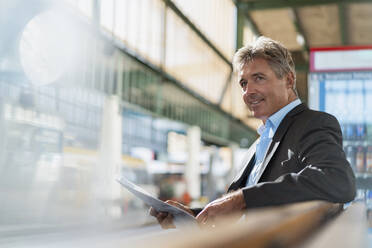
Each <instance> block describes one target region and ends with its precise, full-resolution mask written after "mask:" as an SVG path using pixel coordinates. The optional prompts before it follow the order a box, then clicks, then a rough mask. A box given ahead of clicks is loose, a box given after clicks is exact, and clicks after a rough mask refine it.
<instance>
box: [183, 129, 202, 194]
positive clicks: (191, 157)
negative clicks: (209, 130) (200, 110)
mask: <svg viewBox="0 0 372 248" xmlns="http://www.w3.org/2000/svg"><path fill="white" fill-rule="evenodd" d="M200 132H201V131H200V128H199V127H198V126H192V127H190V128H189V129H188V130H187V150H188V161H187V165H186V173H185V174H186V175H185V176H186V185H187V191H188V193H189V194H190V196H191V198H192V199H193V200H197V199H199V198H200V193H201V183H200V158H199V157H200V156H199V155H200Z"/></svg>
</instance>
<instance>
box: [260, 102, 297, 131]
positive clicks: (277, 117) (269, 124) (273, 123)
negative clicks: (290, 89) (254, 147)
mask: <svg viewBox="0 0 372 248" xmlns="http://www.w3.org/2000/svg"><path fill="white" fill-rule="evenodd" d="M300 104H301V100H300V99H296V100H294V101H292V102H290V103H289V104H287V105H286V106H284V107H283V108H281V109H280V110H279V111H277V112H275V113H274V114H273V115H271V116H270V117H269V118H268V119H267V120H266V123H265V125H264V124H262V125H261V126H260V127H259V128H258V129H257V132H258V133H259V134H260V135H262V134H263V133H264V132H265V134H266V136H267V137H269V138H272V137H273V136H274V134H275V132H276V129H277V128H278V127H279V125H280V123H281V122H282V120H283V119H284V117H285V116H286V115H287V114H288V112H289V111H291V110H292V109H294V108H295V107H297V106H298V105H300ZM266 130H267V131H268V133H267V131H266Z"/></svg>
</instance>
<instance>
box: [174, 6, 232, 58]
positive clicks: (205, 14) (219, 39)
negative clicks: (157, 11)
mask: <svg viewBox="0 0 372 248" xmlns="http://www.w3.org/2000/svg"><path fill="white" fill-rule="evenodd" d="M173 2H174V3H175V4H176V5H177V7H178V8H179V9H181V11H182V12H183V13H184V14H185V15H186V16H187V17H188V18H189V19H190V20H191V21H192V22H193V23H194V24H195V25H196V26H197V27H198V28H199V29H200V30H201V31H202V32H203V33H204V34H205V35H206V36H207V37H208V38H209V39H210V40H211V41H212V43H213V44H215V45H216V47H217V48H218V49H219V50H220V51H221V52H222V53H223V54H224V55H225V56H226V57H227V58H231V57H232V56H233V54H234V51H235V15H236V13H235V11H236V7H235V5H234V3H233V1H231V0H218V1H215V0H203V1H200V0H188V1H184V0H173Z"/></svg>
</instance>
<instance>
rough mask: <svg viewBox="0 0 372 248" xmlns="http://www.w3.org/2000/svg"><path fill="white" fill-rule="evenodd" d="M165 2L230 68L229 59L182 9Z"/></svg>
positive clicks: (168, 1)
mask: <svg viewBox="0 0 372 248" xmlns="http://www.w3.org/2000/svg"><path fill="white" fill-rule="evenodd" d="M163 1H164V2H165V4H166V5H167V6H168V7H169V8H170V9H171V10H173V12H174V13H175V14H176V15H177V16H178V17H180V18H181V19H182V20H183V21H184V22H185V23H186V24H187V25H188V26H189V27H190V28H191V30H192V31H194V32H195V33H196V35H197V36H199V38H201V39H202V40H203V41H204V42H205V43H206V44H207V46H208V47H210V48H211V49H212V50H213V51H214V52H215V53H216V54H217V55H218V56H219V57H220V58H221V59H222V60H223V61H225V62H226V64H228V65H229V66H230V68H232V64H231V61H230V60H229V59H228V58H226V57H225V55H223V54H222V52H221V51H220V50H219V49H218V48H217V47H216V46H215V45H214V44H213V43H212V42H211V41H210V40H209V39H208V38H207V37H206V36H205V35H204V34H203V33H202V32H201V31H200V30H199V29H198V28H197V27H196V26H195V24H194V23H192V22H191V21H190V19H189V18H187V16H185V15H184V14H183V13H182V11H181V10H180V9H179V8H178V7H177V6H176V5H175V4H174V3H173V2H172V1H171V0H163Z"/></svg>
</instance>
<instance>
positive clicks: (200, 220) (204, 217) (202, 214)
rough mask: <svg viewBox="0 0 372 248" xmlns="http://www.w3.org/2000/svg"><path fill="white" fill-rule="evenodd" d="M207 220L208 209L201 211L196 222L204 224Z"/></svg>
mask: <svg viewBox="0 0 372 248" xmlns="http://www.w3.org/2000/svg"><path fill="white" fill-rule="evenodd" d="M207 218H208V208H205V209H203V210H202V211H201V212H200V213H199V214H198V215H197V216H196V221H197V222H198V223H199V224H205V223H206V222H207Z"/></svg>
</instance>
